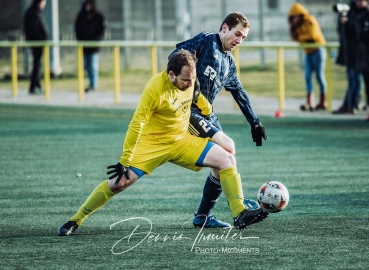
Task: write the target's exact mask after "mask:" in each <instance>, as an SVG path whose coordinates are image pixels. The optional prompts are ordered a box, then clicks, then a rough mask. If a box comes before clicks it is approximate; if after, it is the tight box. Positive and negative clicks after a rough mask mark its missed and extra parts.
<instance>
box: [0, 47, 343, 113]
mask: <svg viewBox="0 0 369 270" xmlns="http://www.w3.org/2000/svg"><path fill="white" fill-rule="evenodd" d="M176 43H177V42H174V41H167V42H165V41H162V42H154V41H102V42H76V41H61V42H24V41H16V42H7V41H3V42H0V47H8V48H11V66H12V69H11V70H12V91H13V97H14V98H17V97H18V76H17V73H18V67H17V49H18V47H44V87H45V99H49V98H50V66H49V57H50V47H52V46H58V47H76V48H77V54H78V55H77V59H78V60H77V62H78V63H77V65H78V100H79V101H81V102H82V101H84V69H83V47H96V46H99V47H111V48H113V59H114V101H115V103H119V102H120V57H121V56H120V48H122V47H123V48H124V47H126V48H128V47H146V48H150V49H151V70H152V74H153V75H154V74H156V73H157V72H158V48H173V49H174V48H175V45H176ZM306 47H309V48H314V47H321V46H320V45H317V44H304V45H301V46H300V45H299V44H297V43H295V42H250V41H248V42H245V43H243V44H241V45H240V46H239V47H237V48H236V49H235V50H234V53H233V55H234V58H235V62H236V66H237V67H239V66H240V64H239V63H240V61H239V53H240V50H241V49H242V48H256V49H258V48H267V49H276V50H277V55H278V59H277V65H278V96H279V110H280V111H283V110H284V109H285V74H284V50H285V49H298V48H306ZM324 47H325V49H326V51H327V62H326V67H327V68H326V77H327V102H328V109H329V110H332V97H333V87H332V68H331V65H332V61H331V57H330V55H331V50H332V48H333V49H334V48H338V43H337V42H333V43H328V44H326V45H324ZM238 75H240V71H239V69H238Z"/></svg>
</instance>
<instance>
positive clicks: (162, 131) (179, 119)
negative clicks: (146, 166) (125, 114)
mask: <svg viewBox="0 0 369 270" xmlns="http://www.w3.org/2000/svg"><path fill="white" fill-rule="evenodd" d="M193 91H194V81H193V83H192V86H191V87H189V88H188V89H186V90H185V91H182V90H179V89H178V88H176V87H175V86H174V85H173V84H172V83H171V82H170V80H169V78H168V74H167V72H166V71H163V72H160V73H159V74H157V75H155V76H154V77H152V78H151V80H150V81H149V82H148V83H147V85H146V86H145V89H144V91H143V92H142V95H141V98H140V101H139V103H138V105H137V108H136V111H135V113H134V115H133V117H132V120H131V122H130V124H129V126H128V130H127V133H126V137H125V139H124V144H123V154H122V156H121V158H120V161H119V162H120V163H121V164H122V165H124V166H126V167H128V166H130V164H131V161H132V159H133V156H134V153H135V148H136V145H137V144H138V143H139V142H140V141H145V140H150V141H155V142H156V143H157V144H170V143H173V142H175V141H177V140H181V139H182V138H184V137H185V135H187V134H188V133H189V131H188V126H189V117H190V113H191V110H190V107H191V103H192V98H193Z"/></svg>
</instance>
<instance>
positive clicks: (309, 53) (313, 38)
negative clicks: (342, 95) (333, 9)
mask: <svg viewBox="0 0 369 270" xmlns="http://www.w3.org/2000/svg"><path fill="white" fill-rule="evenodd" d="M288 22H289V25H290V34H291V37H292V39H293V40H295V41H297V42H299V43H301V44H302V43H318V44H322V45H324V44H325V38H324V36H323V33H322V30H321V29H320V26H319V23H318V21H317V20H316V18H315V17H314V16H312V15H310V14H309V12H308V10H307V9H306V8H305V7H304V6H303V5H301V4H300V3H294V4H293V5H292V6H291V8H290V11H289V13H288ZM304 51H305V60H304V69H305V83H306V91H307V95H306V102H305V104H303V105H301V106H300V109H301V110H302V111H306V110H309V111H314V109H315V110H325V109H326V103H325V100H326V91H327V82H326V79H325V61H326V51H325V49H324V48H305V49H304ZM314 71H315V73H316V78H317V80H318V84H319V87H320V100H319V103H318V104H317V105H316V106H315V107H314V96H313V90H314V88H313V82H312V74H313V72H314Z"/></svg>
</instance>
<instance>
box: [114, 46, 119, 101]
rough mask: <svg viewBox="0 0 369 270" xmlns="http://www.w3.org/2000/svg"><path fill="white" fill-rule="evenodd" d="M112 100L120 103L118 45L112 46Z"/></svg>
mask: <svg viewBox="0 0 369 270" xmlns="http://www.w3.org/2000/svg"><path fill="white" fill-rule="evenodd" d="M113 57H114V102H115V104H119V103H120V47H119V46H114V56H113Z"/></svg>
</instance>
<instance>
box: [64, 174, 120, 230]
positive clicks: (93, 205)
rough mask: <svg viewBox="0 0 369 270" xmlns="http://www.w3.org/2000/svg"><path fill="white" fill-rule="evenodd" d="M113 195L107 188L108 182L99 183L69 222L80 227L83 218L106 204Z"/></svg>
mask: <svg viewBox="0 0 369 270" xmlns="http://www.w3.org/2000/svg"><path fill="white" fill-rule="evenodd" d="M114 195H115V194H114V193H113V192H112V191H111V190H110V188H109V186H108V181H104V182H102V183H100V184H99V185H98V186H97V187H96V188H95V189H94V191H92V193H91V194H90V196H89V197H88V198H87V200H86V201H85V203H84V204H83V205H82V206H81V207H80V208H79V209H78V211H77V213H76V214H75V215H74V216H73V217H71V218H70V220H72V221H75V222H76V223H77V224H78V226H81V225H82V222H83V221H84V220H85V218H87V217H88V216H89V215H90V214H92V213H93V212H95V211H96V210H97V209H99V208H100V207H102V206H103V205H104V204H106V203H107V202H108V201H109V200H110V199H111V198H112V197H113V196H114Z"/></svg>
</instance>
